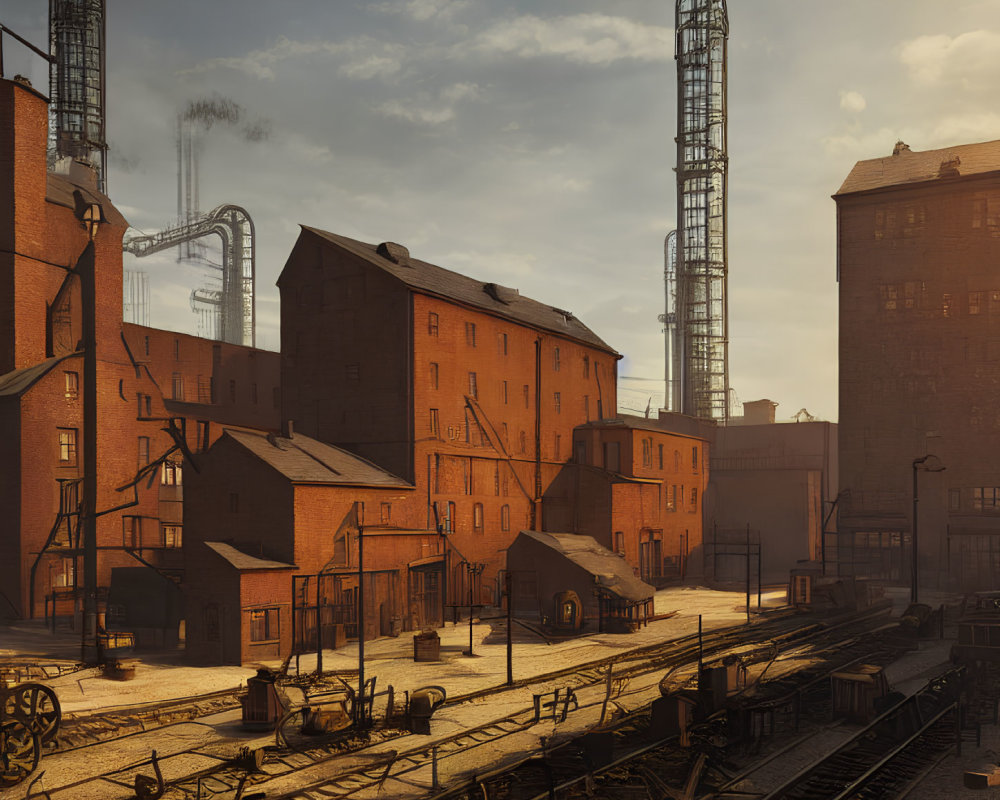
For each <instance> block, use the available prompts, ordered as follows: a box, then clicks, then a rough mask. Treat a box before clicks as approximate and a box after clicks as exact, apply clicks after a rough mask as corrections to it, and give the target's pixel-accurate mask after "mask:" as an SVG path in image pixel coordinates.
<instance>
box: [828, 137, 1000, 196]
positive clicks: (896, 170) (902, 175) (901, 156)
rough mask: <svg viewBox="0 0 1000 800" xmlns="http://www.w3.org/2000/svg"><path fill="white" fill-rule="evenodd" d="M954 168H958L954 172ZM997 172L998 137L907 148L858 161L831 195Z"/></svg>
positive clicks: (999, 143)
mask: <svg viewBox="0 0 1000 800" xmlns="http://www.w3.org/2000/svg"><path fill="white" fill-rule="evenodd" d="M956 159H957V163H955V162H956ZM949 164H951V165H952V166H949ZM942 165H944V166H943V167H942ZM953 170H957V173H955V172H954V171H953ZM997 171H1000V140H996V141H992V142H980V143H978V144H961V145H956V146H955V147H943V148H941V149H940V150H924V151H921V152H917V151H914V150H910V149H908V148H907V149H903V150H901V151H900V152H899V153H897V154H896V155H891V156H886V157H885V158H873V159H870V160H868V161H859V162H858V163H857V164H855V165H854V169H852V170H851V172H850V174H849V175H848V176H847V180H845V181H844V184H843V186H841V187H840V189H839V190H838V191H837V193H836V194H835V195H834V197H840V196H841V195H845V194H853V193H854V192H866V191H870V190H872V189H882V188H886V187H889V186H901V185H906V184H911V183H920V182H923V181H934V180H938V179H939V178H949V177H952V178H953V177H956V175H962V176H967V175H981V174H985V173H989V172H997Z"/></svg>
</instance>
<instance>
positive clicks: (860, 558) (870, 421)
mask: <svg viewBox="0 0 1000 800" xmlns="http://www.w3.org/2000/svg"><path fill="white" fill-rule="evenodd" d="M834 199H835V200H836V203H837V245H838V259H837V274H838V280H839V283H840V425H839V442H840V500H839V507H838V513H839V531H840V533H839V537H838V538H839V543H838V547H837V548H836V554H835V558H836V562H837V569H838V571H839V572H840V573H841V574H855V575H871V576H877V577H885V578H890V579H895V580H901V581H904V582H908V581H909V579H910V578H909V575H910V567H909V563H910V554H911V547H912V543H911V531H912V524H913V520H912V510H913V490H914V484H915V483H916V488H917V491H918V495H919V515H920V517H919V534H920V535H919V557H920V565H921V570H922V571H923V572H924V573H925V574H926V578H925V579H924V580H925V581H927V580H930V581H933V582H934V583H938V582H940V583H942V584H944V583H947V582H948V581H949V578H950V580H951V582H952V583H953V585H956V586H960V587H963V588H968V589H996V588H1000V458H998V456H997V454H998V453H1000V413H998V412H997V407H996V406H997V404H996V397H997V387H998V386H1000V275H998V273H997V264H998V263H1000V141H996V142H985V143H982V144H967V145H960V146H956V147H950V148H944V149H941V150H930V151H926V152H914V151H911V150H910V149H909V147H907V146H906V145H905V144H902V143H899V144H897V146H896V148H895V150H894V152H893V155H891V156H886V157H884V158H876V159H872V160H869V161H861V162H858V163H857V164H856V165H855V167H854V169H852V170H851V173H850V174H849V175H848V176H847V179H846V180H845V181H844V184H843V186H841V187H840V190H839V191H838V192H837V193H836V195H835V196H834ZM925 456H933V457H936V458H931V459H929V460H928V461H924V462H916V459H923V458H924V457H925ZM915 462H916V468H917V469H916V470H915V468H914V465H915ZM942 466H943V467H945V468H946V471H944V472H940V471H935V472H931V471H926V470H925V468H926V467H933V468H934V469H940V467H942Z"/></svg>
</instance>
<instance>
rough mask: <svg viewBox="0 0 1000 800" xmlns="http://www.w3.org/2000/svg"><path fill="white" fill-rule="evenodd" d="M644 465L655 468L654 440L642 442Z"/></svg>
mask: <svg viewBox="0 0 1000 800" xmlns="http://www.w3.org/2000/svg"><path fill="white" fill-rule="evenodd" d="M642 465H643V466H644V467H652V466H653V440H652V439H649V438H647V439H643V440H642Z"/></svg>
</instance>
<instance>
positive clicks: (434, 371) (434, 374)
mask: <svg viewBox="0 0 1000 800" xmlns="http://www.w3.org/2000/svg"><path fill="white" fill-rule="evenodd" d="M431 388H432V389H437V388H438V365H437V364H436V363H435V362H433V361H432V362H431Z"/></svg>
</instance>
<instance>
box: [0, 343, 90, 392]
mask: <svg viewBox="0 0 1000 800" xmlns="http://www.w3.org/2000/svg"><path fill="white" fill-rule="evenodd" d="M75 355H77V354H76V353H69V354H68V355H65V356H58V357H56V358H47V359H45V360H44V361H39V362H38V363H37V364H32V365H31V366H30V367H21V369H15V370H11V371H10V372H8V373H7V374H6V375H0V397H13V396H16V395H20V394H24V392H26V391H27V390H28V389H30V388H31V387H32V386H34V385H35V383H36V381H38V380H40V379H41V378H42V377H44V376H45V375H46V374H47V373H48V371H49V370H50V369H52V368H53V367H54V366H55V365H56V364H58V363H59V362H60V361H64V360H66V359H67V358H72V357H73V356H75Z"/></svg>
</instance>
